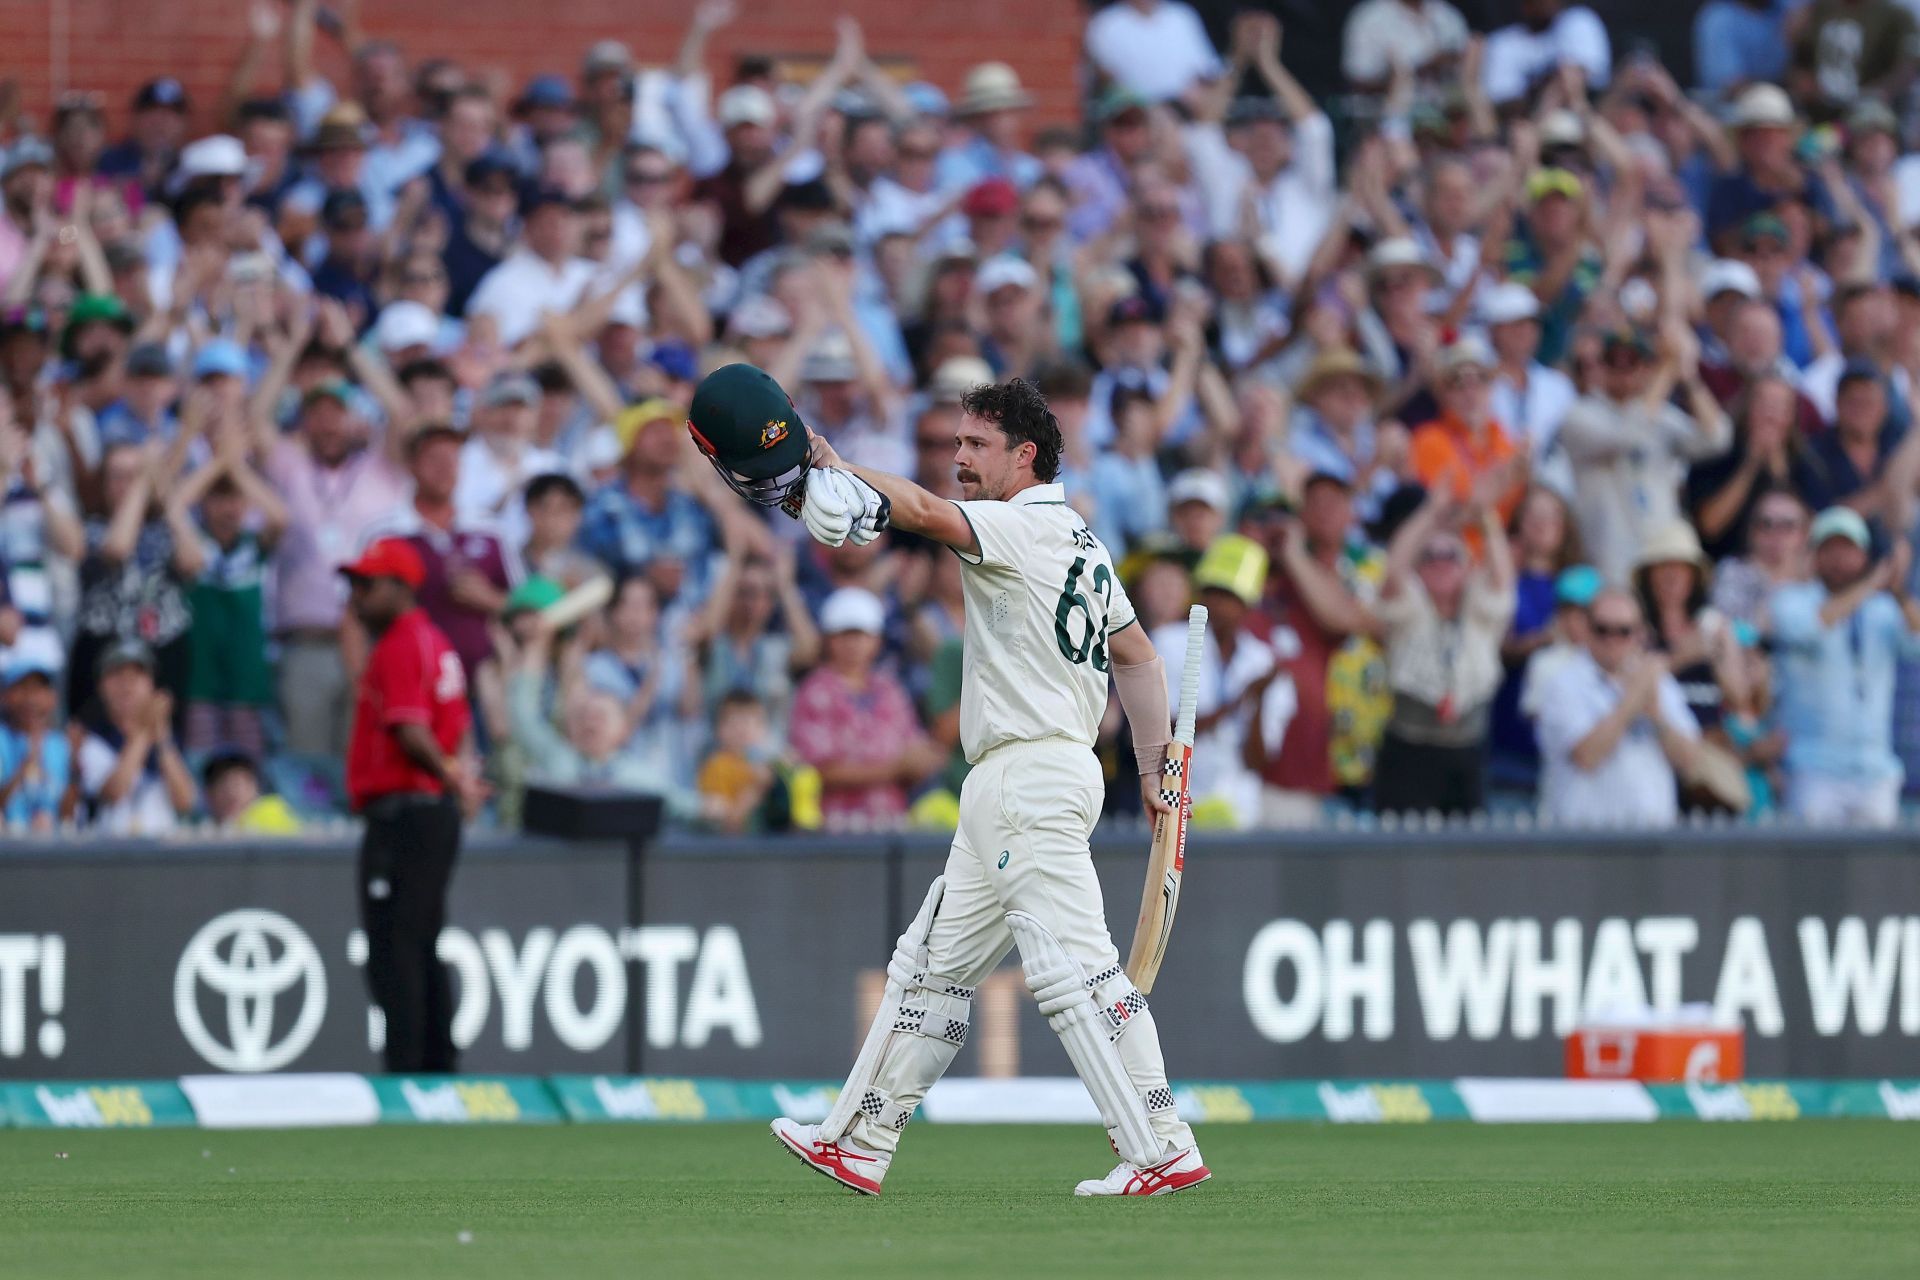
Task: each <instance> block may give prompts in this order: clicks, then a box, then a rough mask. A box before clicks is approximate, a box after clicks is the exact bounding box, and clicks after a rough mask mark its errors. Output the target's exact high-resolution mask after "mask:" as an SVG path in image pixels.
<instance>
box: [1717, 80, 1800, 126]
mask: <svg viewBox="0 0 1920 1280" xmlns="http://www.w3.org/2000/svg"><path fill="white" fill-rule="evenodd" d="M1799 121H1800V117H1799V116H1798V115H1797V114H1795V112H1794V109H1793V99H1792V98H1789V97H1788V96H1787V91H1786V90H1785V89H1782V88H1781V87H1780V86H1779V85H1777V84H1756V85H1751V86H1749V87H1748V88H1747V90H1746V92H1745V93H1742V94H1741V95H1740V97H1739V99H1738V100H1737V101H1735V102H1734V104H1733V119H1732V120H1731V121H1730V122H1729V123H1731V124H1732V125H1733V127H1734V128H1736V129H1754V128H1761V129H1769V128H1771V129H1791V128H1792V127H1793V126H1794V125H1796V124H1798V123H1799Z"/></svg>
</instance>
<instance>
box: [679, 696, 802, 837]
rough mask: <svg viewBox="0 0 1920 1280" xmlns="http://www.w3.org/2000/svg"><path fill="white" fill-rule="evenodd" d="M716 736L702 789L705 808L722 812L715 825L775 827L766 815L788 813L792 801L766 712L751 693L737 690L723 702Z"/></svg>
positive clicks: (727, 827)
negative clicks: (779, 811)
mask: <svg viewBox="0 0 1920 1280" xmlns="http://www.w3.org/2000/svg"><path fill="white" fill-rule="evenodd" d="M713 733H714V749H713V753H712V754H711V755H709V756H708V757H707V760H706V763H705V764H703V765H701V766H700V777H699V781H698V784H697V785H698V786H699V788H700V796H701V799H702V800H703V801H704V802H705V807H706V808H707V809H709V810H710V811H714V812H716V813H717V816H716V818H715V819H714V825H715V826H717V827H719V828H720V829H721V830H722V831H728V832H738V831H745V830H748V829H749V828H750V827H756V826H761V825H770V824H768V823H766V819H767V817H768V812H767V811H768V810H770V809H774V808H780V809H785V808H786V807H787V801H786V797H785V794H784V793H785V790H786V788H785V786H784V784H783V783H782V782H781V780H780V777H779V775H778V773H776V771H775V767H774V766H775V763H776V761H777V757H778V755H779V749H778V747H776V746H775V744H774V741H773V733H772V726H771V724H770V722H769V721H768V718H767V709H766V708H765V707H763V706H761V705H760V699H758V698H756V697H755V696H754V695H753V694H751V693H749V692H747V691H746V690H744V689H735V690H732V691H731V692H729V693H727V694H726V695H725V696H724V697H722V698H721V699H720V707H719V711H718V713H717V715H716V718H715V722H714V729H713ZM776 793H779V794H776Z"/></svg>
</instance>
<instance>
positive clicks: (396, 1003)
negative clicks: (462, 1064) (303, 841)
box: [360, 795, 460, 1074]
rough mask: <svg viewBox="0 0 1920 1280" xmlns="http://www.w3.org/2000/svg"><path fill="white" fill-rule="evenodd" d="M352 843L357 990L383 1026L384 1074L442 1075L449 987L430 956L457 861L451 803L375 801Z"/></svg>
mask: <svg viewBox="0 0 1920 1280" xmlns="http://www.w3.org/2000/svg"><path fill="white" fill-rule="evenodd" d="M366 812H367V830H366V835H365V836H364V837H363V838H362V839H361V841H360V924H361V927H363V928H364V929H365V930H366V931H367V986H368V988H369V989H370V990H371V991H372V992H373V1002H374V1003H375V1004H377V1005H379V1006H380V1011H381V1012H382V1013H383V1014H385V1015H386V1019H387V1047H386V1055H385V1057H386V1066H387V1070H388V1071H390V1072H403V1073H409V1074H421V1073H451V1072H452V1071H454V1070H455V1069H456V1068H457V1066H458V1062H457V1059H456V1053H455V1050H454V1047H453V987H452V983H451V982H450V981H449V979H448V975H447V967H446V966H445V965H444V964H442V963H441V962H440V957H439V956H438V955H437V954H436V953H435V951H434V946H435V943H436V942H437V941H438V939H439V937H440V930H441V927H442V926H444V925H445V924H446V922H447V886H448V885H449V884H450V883H451V882H452V880H453V864H454V860H455V859H456V858H457V857H458V856H459V854H460V807H459V805H458V804H457V803H456V802H455V801H453V800H452V799H448V798H444V797H433V796H421V795H396V796H382V797H380V798H379V799H378V800H375V801H373V802H372V803H370V804H369V805H368V806H367V811H366Z"/></svg>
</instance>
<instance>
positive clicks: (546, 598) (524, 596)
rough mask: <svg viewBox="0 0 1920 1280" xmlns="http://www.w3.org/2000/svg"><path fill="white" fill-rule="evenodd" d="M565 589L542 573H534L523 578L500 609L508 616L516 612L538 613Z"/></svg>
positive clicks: (565, 592)
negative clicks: (505, 604) (505, 605)
mask: <svg viewBox="0 0 1920 1280" xmlns="http://www.w3.org/2000/svg"><path fill="white" fill-rule="evenodd" d="M566 594H567V589H566V588H565V587H563V586H561V585H560V584H559V583H557V582H555V581H554V580H553V579H552V578H549V577H546V576H545V575H543V574H538V573H536V574H534V575H533V576H532V577H530V578H527V579H525V580H524V581H522V582H521V584H520V585H519V586H517V587H515V588H514V589H513V591H512V592H511V593H510V594H509V595H508V596H507V607H506V608H505V609H504V610H502V612H504V613H505V614H506V615H507V616H508V617H509V618H511V617H512V616H513V615H514V614H516V613H538V612H540V611H541V610H542V609H544V608H546V607H547V606H548V605H550V604H557V603H558V602H559V600H560V597H561V596H564V595H566Z"/></svg>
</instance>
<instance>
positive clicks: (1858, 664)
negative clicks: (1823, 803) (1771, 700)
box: [1768, 582, 1920, 782]
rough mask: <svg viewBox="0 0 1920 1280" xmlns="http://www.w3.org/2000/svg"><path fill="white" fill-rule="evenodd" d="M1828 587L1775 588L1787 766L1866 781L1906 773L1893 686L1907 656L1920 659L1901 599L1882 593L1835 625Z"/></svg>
mask: <svg viewBox="0 0 1920 1280" xmlns="http://www.w3.org/2000/svg"><path fill="white" fill-rule="evenodd" d="M1826 601H1827V590H1826V588H1825V587H1823V586H1821V585H1820V584H1819V583H1818V582H1800V583H1794V584H1792V585H1790V586H1785V587H1781V588H1779V589H1778V590H1776V591H1775V592H1774V593H1773V596H1772V597H1771V599H1770V600H1769V602H1768V609H1769V611H1770V613H1771V616H1772V618H1773V640H1774V677H1773V687H1774V690H1775V693H1776V695H1777V698H1778V701H1777V704H1776V708H1775V710H1776V712H1777V715H1778V718H1779V722H1780V725H1781V727H1782V728H1783V729H1785V730H1786V734H1787V771H1788V774H1789V775H1790V776H1791V775H1800V774H1814V775H1817V776H1820V777H1825V778H1846V779H1850V780H1853V781H1858V782H1879V781H1884V780H1886V779H1889V778H1893V779H1898V778H1900V777H1902V776H1903V774H1904V772H1905V771H1904V770H1903V769H1902V767H1901V764H1900V759H1899V757H1898V756H1896V755H1895V754H1894V750H1893V690H1894V675H1895V668H1896V666H1897V665H1898V663H1899V661H1900V659H1902V658H1906V659H1913V658H1916V657H1920V638H1916V637H1915V636H1914V635H1912V634H1911V633H1910V632H1909V631H1908V630H1907V622H1906V618H1905V616H1904V615H1903V614H1902V613H1901V611H1900V606H1899V605H1898V604H1897V603H1895V601H1894V598H1893V597H1892V596H1890V595H1887V594H1886V593H1884V592H1882V593H1881V594H1879V595H1876V596H1873V597H1872V598H1870V599H1869V600H1868V601H1867V602H1866V603H1865V604H1863V605H1861V606H1860V607H1859V608H1858V609H1856V610H1854V613H1853V616H1852V617H1851V618H1848V619H1846V620H1845V621H1843V622H1841V623H1838V624H1837V625H1835V626H1831V627H1827V626H1822V625H1821V622H1820V606H1821V605H1823V604H1825V603H1826Z"/></svg>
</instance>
